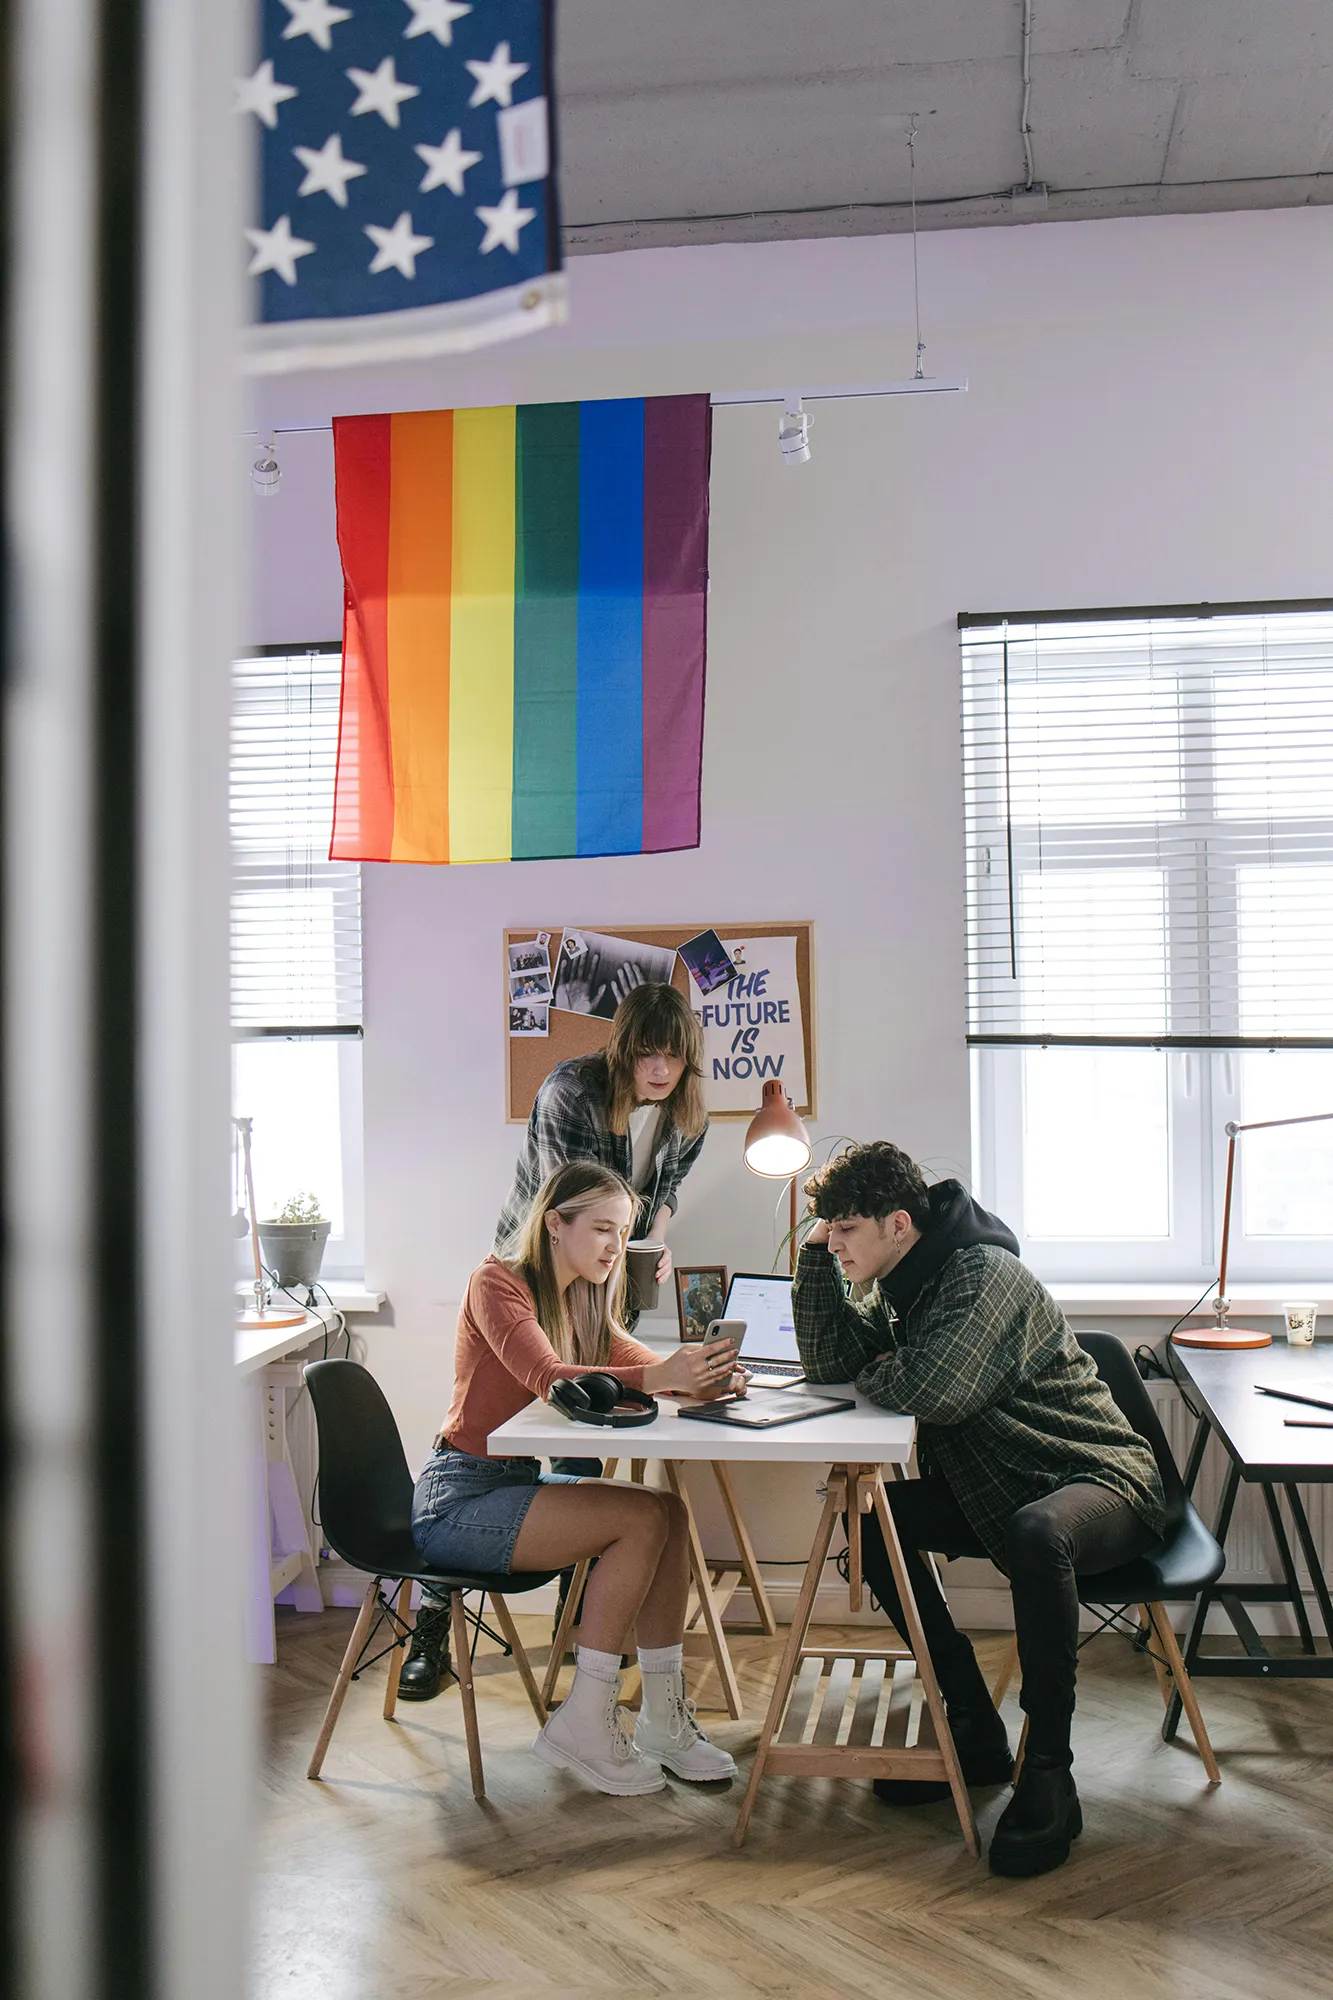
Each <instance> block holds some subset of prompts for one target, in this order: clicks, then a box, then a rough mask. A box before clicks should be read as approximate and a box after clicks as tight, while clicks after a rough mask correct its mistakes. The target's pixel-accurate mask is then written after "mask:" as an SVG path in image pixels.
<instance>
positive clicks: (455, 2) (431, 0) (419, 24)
mask: <svg viewBox="0 0 1333 2000" xmlns="http://www.w3.org/2000/svg"><path fill="white" fill-rule="evenodd" d="M407 5H408V6H409V7H410V8H411V9H412V21H411V25H410V26H409V27H406V28H404V29H403V39H404V40H405V41H409V42H410V41H411V40H412V39H413V37H414V36H416V35H434V37H435V39H436V41H437V42H438V43H439V44H440V46H441V48H445V49H447V48H451V47H452V45H453V39H454V22H455V21H461V20H462V18H463V16H464V14H470V13H471V12H472V9H471V8H470V7H464V6H462V5H460V4H459V0H407Z"/></svg>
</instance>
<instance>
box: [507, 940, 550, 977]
mask: <svg viewBox="0 0 1333 2000" xmlns="http://www.w3.org/2000/svg"><path fill="white" fill-rule="evenodd" d="M550 943H551V937H550V933H549V931H543V932H542V933H541V935H540V936H538V937H535V938H533V939H532V941H531V942H530V943H529V944H511V945H510V947H509V970H510V971H511V972H547V973H549V972H550V970H551V954H550Z"/></svg>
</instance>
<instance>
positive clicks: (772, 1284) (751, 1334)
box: [722, 1271, 805, 1389]
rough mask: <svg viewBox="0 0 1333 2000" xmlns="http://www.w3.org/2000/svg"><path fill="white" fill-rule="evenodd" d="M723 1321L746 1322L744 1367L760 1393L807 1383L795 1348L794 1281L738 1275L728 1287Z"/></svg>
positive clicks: (753, 1273) (769, 1274)
mask: <svg viewBox="0 0 1333 2000" xmlns="http://www.w3.org/2000/svg"><path fill="white" fill-rule="evenodd" d="M722 1317H723V1319H743V1320H744V1321H745V1345H744V1347H743V1348H742V1350H741V1367H742V1368H744V1369H745V1370H746V1371H747V1373H748V1374H749V1377H750V1380H751V1381H752V1382H753V1383H754V1384H755V1387H756V1388H759V1389H786V1388H789V1387H791V1386H792V1385H793V1384H794V1383H797V1382H803V1381H804V1380H805V1370H804V1368H802V1366H801V1357H800V1354H799V1353H798V1351H797V1347H796V1320H795V1317H794V1315H793V1312H792V1303H791V1279H790V1278H778V1277H775V1276H774V1275H773V1273H772V1272H771V1271H763V1272H759V1271H737V1272H736V1273H735V1275H734V1276H733V1278H732V1280H731V1283H730V1285H729V1286H728V1287H727V1303H726V1305H725V1306H724V1307H723V1309H722Z"/></svg>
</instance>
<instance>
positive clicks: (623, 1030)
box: [606, 985, 708, 1139]
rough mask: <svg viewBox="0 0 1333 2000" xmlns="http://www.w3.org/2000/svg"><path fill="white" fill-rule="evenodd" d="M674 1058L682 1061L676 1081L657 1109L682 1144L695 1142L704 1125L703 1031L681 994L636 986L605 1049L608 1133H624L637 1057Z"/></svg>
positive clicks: (634, 1101)
mask: <svg viewBox="0 0 1333 2000" xmlns="http://www.w3.org/2000/svg"><path fill="white" fill-rule="evenodd" d="M662 1055H664V1056H674V1057H675V1058H676V1060H677V1062H683V1063H684V1065H685V1068H684V1069H683V1071H682V1072H681V1078H680V1082H679V1083H678V1084H677V1085H676V1087H675V1089H674V1090H673V1091H672V1093H671V1095H670V1097H668V1098H667V1100H666V1103H665V1104H664V1105H663V1107H662V1108H663V1110H664V1112H665V1114H666V1118H667V1122H668V1124H670V1125H674V1126H675V1128H676V1130H677V1131H678V1132H679V1133H680V1135H681V1137H682V1138H684V1139H697V1138H698V1136H699V1134H700V1133H701V1132H702V1131H703V1129H704V1127H705V1125H707V1123H708V1113H707V1112H706V1111H705V1109H704V1093H703V1075H704V1031H703V1029H702V1028H701V1027H700V1026H699V1021H698V1017H697V1016H696V1015H695V1013H694V1010H693V1009H692V1007H691V1006H690V1003H689V1001H688V1000H687V999H686V998H685V996H684V994H683V993H678V992H677V991H676V989H675V987H674V986H651V985H650V986H636V987H634V988H633V990H632V991H631V992H629V993H627V994H626V995H625V997H624V999H623V1000H622V1001H621V1003H620V1005H619V1006H618V1007H617V1008H616V1013H615V1019H614V1020H613V1021H612V1023H611V1039H610V1041H609V1042H608V1043H607V1045H606V1069H607V1077H608V1081H609V1083H610V1103H609V1105H608V1107H607V1115H606V1122H607V1124H608V1125H609V1127H610V1128H611V1130H612V1131H613V1132H617V1133H622V1134H623V1133H625V1132H628V1131H629V1115H630V1113H631V1111H633V1110H635V1108H636V1107H637V1105H638V1101H639V1094H638V1092H637V1091H636V1089H635V1088H634V1065H635V1063H637V1062H638V1061H639V1060H640V1059H641V1058H642V1057H643V1056H662Z"/></svg>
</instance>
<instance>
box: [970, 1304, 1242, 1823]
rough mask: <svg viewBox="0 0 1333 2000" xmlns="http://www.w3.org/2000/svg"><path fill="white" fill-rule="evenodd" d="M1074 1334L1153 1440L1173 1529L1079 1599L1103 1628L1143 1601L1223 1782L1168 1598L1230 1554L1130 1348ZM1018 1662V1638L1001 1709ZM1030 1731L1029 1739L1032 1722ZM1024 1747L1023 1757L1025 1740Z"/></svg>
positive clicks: (1149, 1640)
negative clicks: (1191, 1485) (1209, 1521)
mask: <svg viewBox="0 0 1333 2000" xmlns="http://www.w3.org/2000/svg"><path fill="white" fill-rule="evenodd" d="M1074 1338H1075V1339H1076V1340H1077V1341H1078V1344H1079V1346H1080V1347H1081V1348H1083V1349H1084V1351H1085V1352H1086V1353H1087V1354H1089V1355H1090V1356H1091V1357H1092V1361H1093V1365H1094V1366H1095V1368H1096V1370H1097V1373H1098V1375H1100V1377H1101V1379H1102V1381H1103V1382H1104V1383H1105V1384H1106V1386H1107V1388H1108V1389H1109V1390H1110V1392H1111V1395H1112V1397H1113V1399H1114V1401H1115V1404H1116V1407H1117V1408H1118V1409H1119V1411H1120V1412H1121V1415H1122V1416H1124V1417H1126V1418H1127V1419H1128V1420H1129V1423H1130V1424H1131V1426H1132V1427H1133V1429H1134V1430H1136V1431H1137V1432H1138V1434H1139V1436H1140V1437H1141V1438H1142V1439H1143V1441H1144V1443H1145V1444H1147V1445H1148V1446H1150V1447H1151V1450H1152V1455H1153V1457H1154V1458H1155V1459H1156V1461H1157V1469H1158V1471H1159V1472H1160V1474H1161V1476H1162V1490H1163V1492H1164V1494H1165V1496H1166V1533H1165V1534H1164V1535H1163V1537H1162V1539H1161V1541H1160V1542H1158V1543H1157V1544H1156V1545H1155V1546H1154V1547H1153V1548H1151V1549H1148V1550H1147V1551H1146V1552H1145V1553H1144V1554H1143V1555H1141V1556H1137V1557H1136V1558H1135V1560H1134V1561H1133V1562H1127V1563H1121V1564H1120V1566H1119V1568H1117V1569H1108V1570H1102V1571H1100V1572H1099V1573H1098V1574H1097V1575H1095V1576H1080V1577H1079V1578H1078V1595H1079V1602H1080V1603H1082V1604H1086V1605H1088V1606H1089V1607H1090V1608H1091V1609H1093V1610H1095V1611H1099V1612H1102V1613H1103V1614H1105V1615H1104V1616H1103V1621H1102V1624H1101V1626H1099V1628H1098V1630H1099V1631H1104V1630H1105V1629H1106V1628H1107V1626H1110V1625H1115V1624H1118V1623H1119V1621H1120V1620H1121V1618H1123V1616H1124V1613H1125V1612H1126V1611H1127V1610H1128V1608H1129V1606H1130V1605H1131V1604H1135V1605H1137V1606H1138V1611H1139V1620H1140V1633H1141V1635H1142V1643H1143V1644H1144V1645H1145V1647H1146V1649H1147V1651H1148V1654H1149V1657H1150V1658H1151V1660H1152V1663H1153V1668H1154V1671H1155V1672H1156V1675H1157V1685H1158V1687H1159V1689H1160V1690H1161V1695H1162V1700H1163V1702H1164V1703H1166V1704H1167V1706H1168V1707H1169V1706H1170V1702H1171V1697H1172V1695H1173V1694H1179V1696H1180V1701H1181V1706H1182V1707H1183V1709H1184V1711H1185V1713H1186V1715H1187V1716H1188V1717H1189V1724H1190V1728H1191V1729H1192V1730H1193V1732H1194V1741H1195V1744H1196V1746H1197V1748H1198V1752H1199V1755H1200V1757H1201V1758H1202V1760H1203V1766H1204V1769H1205V1770H1206V1771H1207V1773H1208V1781H1209V1783H1210V1784H1214V1785H1216V1784H1220V1783H1221V1780H1222V1773H1221V1772H1220V1771H1219V1770H1218V1768H1217V1759H1216V1757H1214V1755H1213V1746H1212V1744H1211V1743H1210V1742H1209V1740H1208V1730H1207V1727H1206V1726H1205V1724H1204V1719H1203V1715H1202V1713H1201V1711H1200V1708H1199V1703H1198V1699H1197V1697H1196V1695H1195V1693H1194V1683H1193V1682H1192V1681H1191V1679H1190V1676H1189V1669H1188V1668H1187V1667H1186V1665H1185V1661H1184V1658H1183V1656H1182V1654H1181V1651H1180V1642H1179V1641H1178V1640H1177V1638H1176V1635H1175V1630H1174V1628H1173V1626H1172V1624H1171V1620H1170V1618H1169V1617H1168V1616H1167V1612H1166V1606H1167V1604H1168V1603H1180V1602H1182V1601H1192V1600H1193V1599H1194V1598H1196V1597H1197V1596H1198V1595H1199V1592H1200V1591H1201V1590H1204V1589H1206V1588H1207V1586H1208V1585H1209V1584H1211V1583H1216V1581H1217V1579H1218V1577H1219V1576H1221V1574H1222V1571H1223V1570H1224V1569H1225V1568H1226V1556H1225V1555H1224V1554H1223V1551H1222V1550H1221V1548H1220V1547H1219V1546H1218V1543H1217V1541H1216V1539H1215V1538H1214V1536H1213V1535H1211V1534H1210V1533H1209V1531H1208V1529H1207V1528H1206V1527H1205V1526H1204V1523H1203V1522H1202V1521H1201V1520H1200V1518H1199V1515H1198V1513H1197V1512H1196V1511H1195V1508H1194V1504H1193V1502H1192V1501H1191V1499H1190V1497H1189V1495H1188V1494H1187V1493H1186V1491H1185V1482H1184V1481H1183V1480H1182V1478H1181V1476H1180V1468H1179V1467H1178V1466H1177V1464H1176V1461H1175V1459H1174V1458H1173V1457H1172V1455H1171V1447H1170V1445H1169V1444H1168V1443H1167V1441H1166V1433H1165V1431H1164V1430H1163V1429H1162V1426H1161V1424H1160V1423H1159V1422H1158V1420H1157V1412H1156V1410H1155V1409H1154V1408H1153V1406H1152V1398H1151V1397H1150V1396H1149V1394H1148V1391H1147V1390H1146V1389H1145V1388H1144V1386H1143V1380H1142V1377H1141V1376H1140V1374H1139V1371H1138V1369H1137V1368H1136V1367H1135V1365H1134V1359H1133V1356H1132V1355H1131V1354H1130V1352H1129V1349H1128V1348H1127V1347H1126V1346H1125V1345H1124V1343H1123V1341H1119V1340H1117V1339H1116V1337H1115V1335H1114V1334H1113V1333H1076V1334H1075V1336H1074ZM1089 1636H1090V1637H1093V1638H1095V1637H1096V1636H1097V1635H1096V1633H1092V1634H1090V1635H1089ZM1081 1643H1083V1644H1086V1643H1087V1642H1086V1640H1085V1641H1083V1642H1081ZM1017 1662H1018V1644H1017V1641H1016V1640H1015V1642H1014V1646H1013V1649H1012V1651H1011V1654H1010V1657H1009V1661H1008V1663H1007V1665H1006V1668H1005V1671H1004V1673H1003V1675H1002V1677H1001V1680H1000V1681H999V1682H998V1683H997V1685H996V1689H995V1705H996V1707H997V1708H998V1707H999V1704H1000V1702H1001V1701H1002V1700H1003V1698H1004V1694H1005V1690H1006V1689H1007V1687H1008V1685H1009V1681H1010V1679H1011V1678H1012V1675H1013V1671H1014V1668H1015V1666H1016V1665H1017ZM1023 1736H1024V1740H1026V1737H1027V1724H1026V1722H1024V1726H1023ZM1019 1754H1020V1757H1021V1755H1022V1746H1021V1745H1020V1751H1019Z"/></svg>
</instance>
